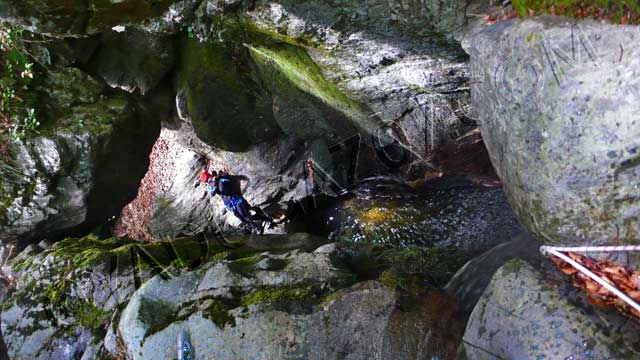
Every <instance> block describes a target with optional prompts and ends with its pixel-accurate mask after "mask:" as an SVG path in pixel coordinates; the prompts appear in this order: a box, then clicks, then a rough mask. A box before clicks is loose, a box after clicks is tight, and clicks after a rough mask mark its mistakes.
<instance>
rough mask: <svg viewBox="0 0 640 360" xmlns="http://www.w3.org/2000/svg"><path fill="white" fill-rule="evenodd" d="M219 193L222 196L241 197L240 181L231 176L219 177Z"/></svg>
mask: <svg viewBox="0 0 640 360" xmlns="http://www.w3.org/2000/svg"><path fill="white" fill-rule="evenodd" d="M218 192H220V194H222V195H240V193H241V190H240V181H238V180H237V179H235V178H233V177H232V176H230V175H220V176H219V177H218Z"/></svg>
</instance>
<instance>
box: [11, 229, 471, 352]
mask: <svg viewBox="0 0 640 360" xmlns="http://www.w3.org/2000/svg"><path fill="white" fill-rule="evenodd" d="M326 243H327V239H324V238H319V237H314V236H311V235H309V234H304V233H297V234H289V235H272V236H251V237H240V238H229V239H227V241H223V240H222V239H220V238H219V237H216V236H215V235H214V234H208V233H201V234H198V236H197V237H182V238H179V239H172V240H167V241H160V242H154V243H138V242H135V241H132V240H129V239H121V238H109V239H99V238H98V237H96V236H94V235H89V236H86V237H84V238H69V239H65V240H63V241H60V242H57V243H55V244H53V245H49V244H48V243H46V242H41V243H39V244H37V245H30V246H28V247H27V248H26V249H25V250H24V251H23V252H21V253H20V254H19V255H18V256H17V257H16V258H15V259H14V260H12V261H11V262H10V264H9V266H8V267H6V268H4V271H9V272H11V273H13V274H14V275H15V277H16V281H15V283H14V286H13V287H12V288H11V290H10V291H9V292H8V294H7V295H6V296H5V298H4V302H3V307H2V313H1V314H0V315H1V317H0V318H1V322H0V323H1V329H2V334H3V337H4V341H5V342H6V345H7V350H8V354H9V356H10V358H11V359H24V360H26V359H51V358H55V359H64V360H71V359H78V358H80V357H82V358H83V359H93V358H103V357H105V356H106V357H107V358H109V357H113V358H135V359H137V358H151V357H153V356H162V357H163V358H164V357H166V356H173V355H174V354H175V342H176V339H177V334H178V333H179V332H181V331H187V332H189V333H190V334H191V340H192V344H193V345H194V347H195V349H196V354H205V353H209V352H211V353H212V354H217V355H216V356H218V355H219V356H221V357H225V358H227V357H231V358H255V357H256V356H262V357H263V358H265V359H268V358H300V356H302V357H304V358H318V359H322V358H335V357H337V356H339V354H348V357H349V358H353V359H364V358H372V357H373V358H378V359H406V358H416V359H426V358H430V356H432V355H433V356H439V357H444V358H451V356H453V354H454V353H455V352H456V349H457V348H458V345H459V340H460V338H461V336H462V330H463V322H462V321H461V319H460V318H459V315H458V307H457V305H456V303H455V301H454V300H452V298H451V297H449V296H447V295H445V294H443V293H441V292H439V291H435V290H433V287H432V285H435V284H441V283H442V282H443V281H446V280H447V279H448V278H449V277H450V275H451V274H452V273H453V271H455V270H456V269H457V268H458V267H459V266H460V265H461V263H460V262H459V261H458V260H457V258H456V256H457V255H456V254H454V253H452V252H450V251H438V250H437V249H433V250H426V249H420V248H415V249H407V250H405V249H395V248H390V247H385V246H379V245H378V246H360V245H349V246H343V245H339V244H335V243H334V244H326ZM296 356H297V357H296Z"/></svg>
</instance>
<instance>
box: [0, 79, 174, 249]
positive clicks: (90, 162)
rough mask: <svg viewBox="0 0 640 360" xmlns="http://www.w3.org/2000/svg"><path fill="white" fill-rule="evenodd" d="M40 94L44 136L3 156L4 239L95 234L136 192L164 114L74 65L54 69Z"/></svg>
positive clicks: (15, 146) (40, 132) (1, 229)
mask: <svg viewBox="0 0 640 360" xmlns="http://www.w3.org/2000/svg"><path fill="white" fill-rule="evenodd" d="M36 95H37V97H38V104H37V113H38V114H41V117H40V121H41V122H42V125H41V126H40V127H39V129H38V133H37V134H35V135H34V136H32V137H30V138H27V139H25V140H24V141H22V142H20V143H16V144H11V145H10V146H9V155H8V156H5V157H3V159H2V164H3V165H2V171H3V173H4V174H6V176H3V177H2V180H0V187H1V188H2V195H1V196H0V198H1V199H2V201H1V204H0V206H1V207H2V210H3V211H2V214H3V215H2V216H1V217H0V234H1V235H2V237H3V240H5V241H6V242H17V241H22V242H23V243H24V244H28V243H29V242H30V241H32V240H33V239H34V237H35V236H36V234H37V235H38V236H48V237H52V238H55V237H58V236H60V234H61V233H63V232H65V231H70V230H73V229H75V228H76V227H82V228H84V229H83V230H85V231H89V230H90V229H92V228H93V227H95V226H97V225H100V224H102V223H104V222H105V221H106V220H107V219H108V218H109V217H112V216H114V215H117V214H118V213H119V211H120V209H121V208H122V207H123V206H124V205H125V204H126V203H127V202H129V201H130V200H131V198H132V197H133V196H134V194H135V193H136V191H137V187H138V185H139V180H140V179H141V178H142V176H143V174H144V172H145V168H146V164H147V163H148V151H149V149H150V148H151V146H152V144H153V141H154V140H155V138H156V136H157V132H158V130H159V125H160V124H159V122H160V121H159V120H160V119H161V118H162V116H163V115H164V114H161V112H162V109H163V108H160V107H158V108H157V109H154V110H153V111H145V110H143V107H141V106H140V105H139V103H138V102H136V101H135V100H134V99H133V98H132V97H130V96H128V95H127V94H126V93H123V92H115V93H112V92H109V91H108V89H107V88H106V87H105V85H104V84H103V83H101V82H99V81H97V80H95V79H93V78H92V77H91V76H89V75H87V74H86V73H84V72H82V71H81V70H80V69H78V68H73V67H67V68H52V69H50V70H49V71H48V72H47V73H46V74H45V75H44V76H43V78H42V79H40V80H39V84H38V86H37V91H36Z"/></svg>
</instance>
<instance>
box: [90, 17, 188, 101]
mask: <svg viewBox="0 0 640 360" xmlns="http://www.w3.org/2000/svg"><path fill="white" fill-rule="evenodd" d="M175 52H176V51H175V46H174V44H173V38H172V37H170V36H160V35H154V34H148V33H145V32H142V31H141V30H137V29H135V28H128V29H126V31H122V32H116V31H108V32H105V33H104V34H103V35H102V41H101V45H100V48H99V49H98V50H97V52H96V53H95V54H94V56H93V61H92V63H91V64H90V65H89V66H90V68H91V69H92V70H93V72H94V73H95V74H97V75H98V76H100V77H102V78H103V79H104V80H105V81H106V82H107V84H109V85H110V86H111V87H118V88H121V89H124V90H126V91H129V92H133V91H135V90H136V89H137V90H138V91H140V93H142V94H143V95H144V94H145V93H147V92H148V91H149V90H151V89H153V88H154V87H155V86H156V85H158V83H159V82H160V81H161V80H162V79H163V78H164V76H165V75H166V74H167V73H168V72H169V71H170V70H171V69H172V68H173V66H174V62H175V59H176V54H175Z"/></svg>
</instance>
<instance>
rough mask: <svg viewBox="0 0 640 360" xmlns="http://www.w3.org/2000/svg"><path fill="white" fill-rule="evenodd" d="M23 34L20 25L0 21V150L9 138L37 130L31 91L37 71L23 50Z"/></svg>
mask: <svg viewBox="0 0 640 360" xmlns="http://www.w3.org/2000/svg"><path fill="white" fill-rule="evenodd" d="M26 36H27V34H26V32H25V30H24V29H23V28H22V27H20V26H18V25H13V24H9V23H5V22H2V23H0V62H2V64H1V65H0V153H4V152H5V151H6V146H7V143H8V142H9V141H11V142H20V141H22V140H23V139H24V138H26V137H27V136H30V135H32V134H35V133H37V131H38V130H37V129H38V127H39V125H40V122H39V120H38V118H37V114H36V109H35V99H34V96H33V94H32V93H31V87H32V81H33V79H34V77H35V76H36V75H37V74H38V73H39V72H38V71H37V70H36V68H37V66H36V63H35V61H34V60H33V58H32V56H31V55H30V54H29V51H28V50H27V47H26V43H25V37H26Z"/></svg>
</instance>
